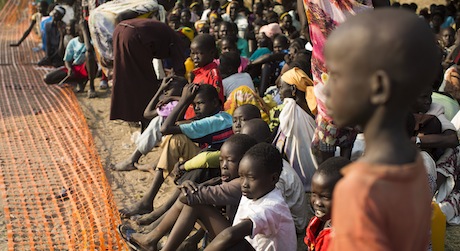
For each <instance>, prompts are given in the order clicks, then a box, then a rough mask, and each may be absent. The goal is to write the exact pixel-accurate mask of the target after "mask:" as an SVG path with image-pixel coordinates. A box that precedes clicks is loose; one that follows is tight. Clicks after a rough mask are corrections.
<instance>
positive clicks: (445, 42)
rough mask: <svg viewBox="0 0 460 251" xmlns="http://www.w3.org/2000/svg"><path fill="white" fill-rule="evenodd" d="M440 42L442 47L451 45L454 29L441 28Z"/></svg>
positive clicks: (453, 40)
mask: <svg viewBox="0 0 460 251" xmlns="http://www.w3.org/2000/svg"><path fill="white" fill-rule="evenodd" d="M440 37H441V42H442V46H444V47H451V46H452V45H453V44H454V42H455V30H454V29H453V28H452V27H450V26H449V27H446V28H442V29H441V34H440Z"/></svg>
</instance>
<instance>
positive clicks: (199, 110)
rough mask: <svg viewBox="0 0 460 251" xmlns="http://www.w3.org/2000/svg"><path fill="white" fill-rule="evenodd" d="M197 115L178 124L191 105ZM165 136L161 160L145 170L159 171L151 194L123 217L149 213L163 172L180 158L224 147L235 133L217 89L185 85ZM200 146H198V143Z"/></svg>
mask: <svg viewBox="0 0 460 251" xmlns="http://www.w3.org/2000/svg"><path fill="white" fill-rule="evenodd" d="M192 101H193V107H194V112H195V118H194V119H193V120H188V121H186V122H181V123H180V124H179V125H178V124H177V123H176V122H178V121H179V120H181V118H182V117H183V114H184V111H185V110H186V108H187V107H189V106H190V105H191V103H192ZM161 134H162V135H164V136H165V135H168V136H166V137H164V139H163V142H162V144H161V147H162V151H161V154H160V158H159V159H158V163H156V164H153V165H152V164H150V165H148V166H149V167H146V168H144V169H148V168H149V169H152V170H155V177H154V180H153V183H152V187H151V188H150V189H149V193H148V195H149V196H144V197H143V198H142V199H141V201H139V202H138V203H136V204H134V205H132V206H131V207H129V208H126V209H124V210H123V212H121V213H122V214H123V216H125V217H127V216H130V215H135V214H140V213H149V212H151V211H152V210H153V203H152V202H153V199H154V197H155V195H156V193H157V192H158V190H159V189H160V187H161V184H163V181H164V176H163V173H164V172H166V174H168V173H169V172H170V171H171V170H172V169H173V167H174V165H175V164H176V163H177V162H178V161H179V160H189V159H191V158H193V157H194V156H196V155H197V154H198V152H199V151H200V150H201V149H205V148H206V149H209V148H212V149H220V146H221V145H222V143H223V142H224V141H225V140H226V139H227V138H228V137H230V136H231V135H232V134H233V131H232V117H231V115H230V114H228V113H226V112H223V111H222V105H221V103H220V99H219V96H218V93H217V91H216V89H215V88H214V87H213V86H211V85H201V86H200V85H197V84H188V85H186V86H185V87H184V90H183V92H182V96H181V98H180V99H179V103H178V104H177V105H176V106H175V107H174V108H173V110H172V111H171V113H170V114H169V116H168V117H167V118H166V119H165V121H164V122H163V124H162V126H161ZM196 143H198V144H199V146H197V144H196Z"/></svg>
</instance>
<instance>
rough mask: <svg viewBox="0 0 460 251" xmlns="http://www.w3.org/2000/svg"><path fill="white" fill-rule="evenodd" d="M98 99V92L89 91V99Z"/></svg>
mask: <svg viewBox="0 0 460 251" xmlns="http://www.w3.org/2000/svg"><path fill="white" fill-rule="evenodd" d="M96 97H97V93H96V91H95V90H91V89H89V90H88V98H96Z"/></svg>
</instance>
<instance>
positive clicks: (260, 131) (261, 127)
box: [240, 118, 271, 143]
mask: <svg viewBox="0 0 460 251" xmlns="http://www.w3.org/2000/svg"><path fill="white" fill-rule="evenodd" d="M240 134H246V135H251V137H253V138H254V139H255V140H256V141H257V142H258V143H261V142H267V143H269V140H270V138H271V131H270V127H269V126H268V124H267V122H265V121H264V120H263V119H259V118H255V119H251V120H248V121H246V122H244V126H243V127H241V130H240Z"/></svg>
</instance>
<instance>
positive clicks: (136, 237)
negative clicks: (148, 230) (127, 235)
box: [129, 233, 158, 251]
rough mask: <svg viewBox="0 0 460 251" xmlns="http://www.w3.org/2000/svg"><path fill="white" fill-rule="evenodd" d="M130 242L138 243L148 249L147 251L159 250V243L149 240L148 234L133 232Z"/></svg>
mask: <svg viewBox="0 0 460 251" xmlns="http://www.w3.org/2000/svg"><path fill="white" fill-rule="evenodd" d="M129 242H131V243H135V244H136V245H138V246H139V247H141V248H142V249H143V250H147V251H157V250H158V248H157V244H156V243H154V242H152V241H151V240H149V239H148V235H146V234H139V233H133V234H132V235H131V239H130V241H129Z"/></svg>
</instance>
